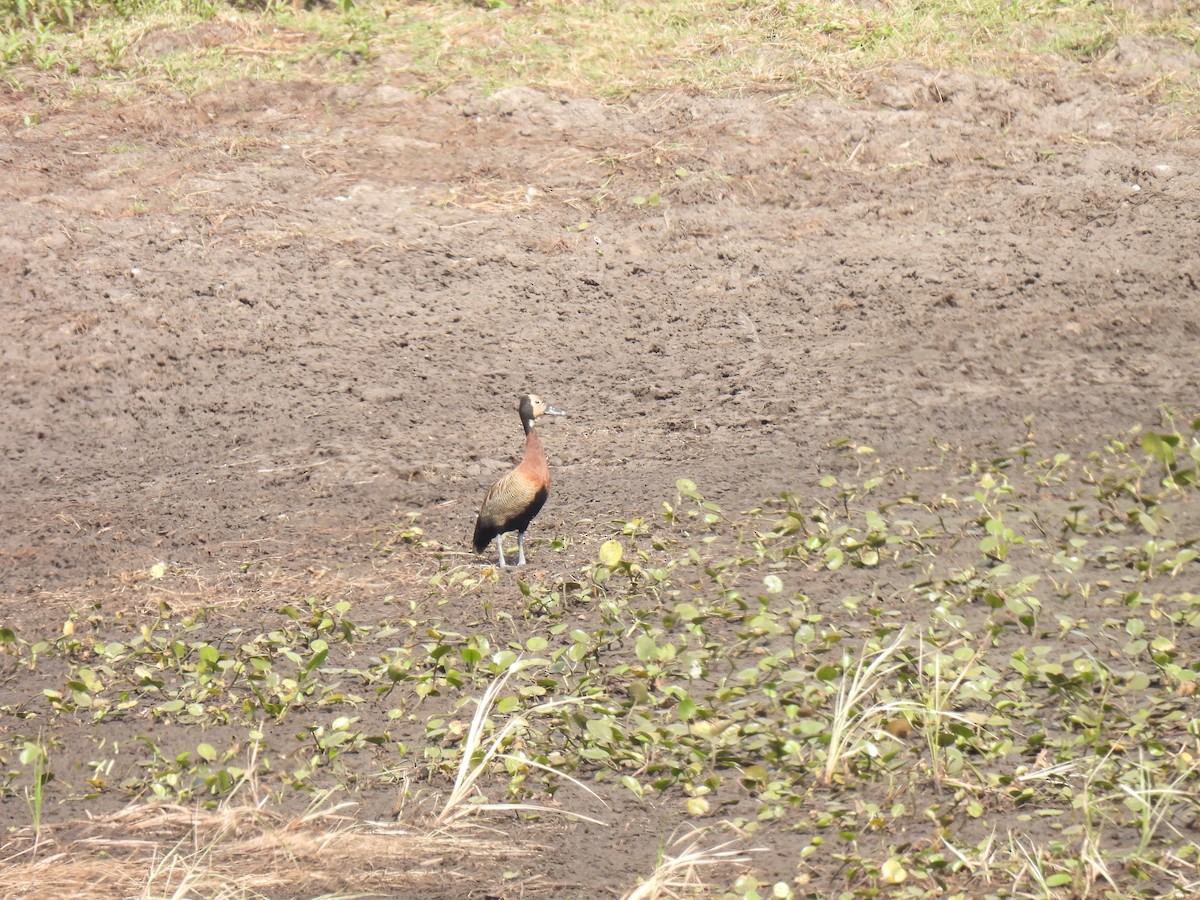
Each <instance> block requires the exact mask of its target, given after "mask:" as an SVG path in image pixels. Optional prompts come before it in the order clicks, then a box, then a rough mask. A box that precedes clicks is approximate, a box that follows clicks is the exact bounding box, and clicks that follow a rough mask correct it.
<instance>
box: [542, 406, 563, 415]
mask: <svg viewBox="0 0 1200 900" xmlns="http://www.w3.org/2000/svg"><path fill="white" fill-rule="evenodd" d="M566 414H567V413H566V411H565V410H561V409H559V408H558V407H557V406H547V407H546V415H548V416H565V415H566Z"/></svg>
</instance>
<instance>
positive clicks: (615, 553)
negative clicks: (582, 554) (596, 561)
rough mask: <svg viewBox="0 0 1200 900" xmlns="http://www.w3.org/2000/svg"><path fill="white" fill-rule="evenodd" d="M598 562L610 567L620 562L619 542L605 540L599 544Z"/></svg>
mask: <svg viewBox="0 0 1200 900" xmlns="http://www.w3.org/2000/svg"><path fill="white" fill-rule="evenodd" d="M600 562H602V563H603V564H604V565H606V566H608V567H609V568H610V569H612V568H615V567H616V566H618V565H620V563H621V542H620V541H605V542H604V543H603V544H601V545H600Z"/></svg>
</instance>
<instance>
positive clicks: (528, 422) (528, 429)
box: [521, 416, 533, 437]
mask: <svg viewBox="0 0 1200 900" xmlns="http://www.w3.org/2000/svg"><path fill="white" fill-rule="evenodd" d="M521 427H522V428H524V429H525V437H529V435H531V434H533V417H532V416H530V417H529V418H528V419H521Z"/></svg>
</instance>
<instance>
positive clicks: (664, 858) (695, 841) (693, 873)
mask: <svg viewBox="0 0 1200 900" xmlns="http://www.w3.org/2000/svg"><path fill="white" fill-rule="evenodd" d="M710 831H711V829H707V828H697V829H694V830H692V831H689V832H688V833H687V834H685V835H683V836H682V837H680V838H678V839H676V840H675V842H674V843H672V844H671V846H670V848H669V850H666V851H664V852H663V853H662V855H661V858H660V859H659V863H658V865H657V866H655V868H654V871H653V872H652V873H651V874H650V877H648V878H647V879H646V880H645V881H643V882H642V883H641V884H639V885H638V886H637V887H635V888H633V889H632V890H631V891H629V892H628V893H626V894H625V896H624V897H623V898H622V900H664V898H671V897H679V896H681V895H682V894H687V895H689V896H695V895H697V892H700V891H703V890H704V889H705V888H707V887H709V883H708V882H707V881H706V880H705V879H704V878H703V877H702V875H701V872H702V871H704V870H706V869H707V870H712V869H713V868H714V867H717V868H719V867H727V866H742V865H745V864H746V863H747V862H748V861H749V857H747V856H745V855H743V851H741V850H737V849H734V847H735V845H736V844H737V843H738V840H737V839H736V838H734V839H730V840H726V841H722V842H721V843H719V844H713V845H711V846H707V847H706V846H704V839H705V837H707V836H708V834H709V832H710ZM748 852H755V851H748Z"/></svg>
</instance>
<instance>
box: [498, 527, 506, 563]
mask: <svg viewBox="0 0 1200 900" xmlns="http://www.w3.org/2000/svg"><path fill="white" fill-rule="evenodd" d="M503 537H504V535H502V534H498V535H496V552H497V553H499V554H500V568H502V569H503V568H505V566H506V565H507V564H506V563H505V562H504V545H503V544H502V543H500V539H501V538H503Z"/></svg>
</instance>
